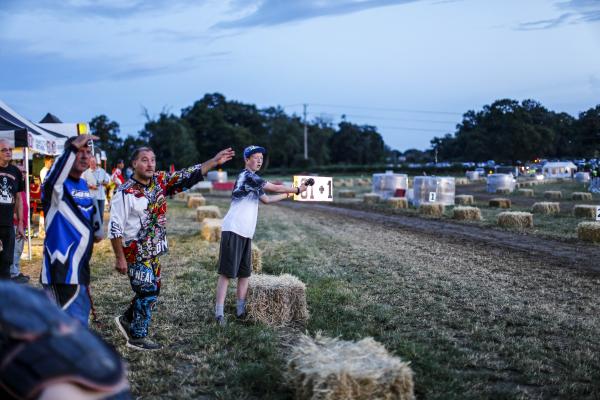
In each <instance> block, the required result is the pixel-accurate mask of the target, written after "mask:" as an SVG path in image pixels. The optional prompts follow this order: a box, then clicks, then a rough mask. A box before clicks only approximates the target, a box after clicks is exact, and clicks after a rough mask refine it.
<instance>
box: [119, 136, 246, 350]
mask: <svg viewBox="0 0 600 400" xmlns="http://www.w3.org/2000/svg"><path fill="white" fill-rule="evenodd" d="M234 155H235V152H234V151H233V150H232V149H231V148H228V149H225V150H222V151H220V152H219V153H217V155H216V156H214V157H213V158H211V159H210V160H208V161H206V162H204V163H202V164H198V165H194V166H192V167H189V168H185V169H182V170H180V171H175V172H173V173H168V172H164V171H156V170H155V169H156V157H155V155H154V151H152V149H151V148H149V147H141V148H139V149H137V150H136V151H135V152H134V153H133V156H132V167H133V176H132V177H131V179H129V180H128V181H127V182H125V183H124V184H122V185H121V186H120V187H119V188H118V189H117V191H116V192H115V194H114V197H113V199H112V201H111V207H110V222H109V229H108V237H109V239H110V240H111V243H112V247H113V250H114V252H115V256H116V264H115V268H116V269H117V270H118V271H119V272H120V273H122V274H125V273H127V274H128V275H129V280H130V283H131V288H132V289H133V292H134V293H135V295H134V297H133V299H132V300H131V303H130V305H129V307H128V308H127V310H126V311H125V313H124V314H122V315H120V316H117V317H115V323H116V325H117V328H118V329H119V331H120V332H121V333H122V334H123V335H124V336H125V338H126V339H127V346H128V347H131V348H133V349H136V350H158V349H160V348H161V347H162V346H161V345H160V344H158V343H156V342H154V341H152V340H150V339H149V338H148V326H149V324H150V320H151V317H152V311H153V308H154V306H155V304H156V301H157V298H158V295H159V292H160V286H161V279H160V261H159V256H160V255H161V254H164V253H166V252H167V231H166V228H167V218H166V213H167V199H166V196H168V195H172V194H174V193H177V192H180V191H182V190H185V189H188V188H190V187H192V186H193V185H195V184H196V183H197V182H199V181H201V180H203V175H206V173H207V172H208V171H209V170H211V169H212V168H215V167H216V166H219V165H222V164H224V163H226V162H227V161H229V160H231V159H232V158H233V156H234Z"/></svg>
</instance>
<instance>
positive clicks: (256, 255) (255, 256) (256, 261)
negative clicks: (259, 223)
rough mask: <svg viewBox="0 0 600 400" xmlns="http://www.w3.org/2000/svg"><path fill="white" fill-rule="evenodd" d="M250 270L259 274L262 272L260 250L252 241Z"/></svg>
mask: <svg viewBox="0 0 600 400" xmlns="http://www.w3.org/2000/svg"><path fill="white" fill-rule="evenodd" d="M252 272H253V273H255V274H260V273H261V272H262V250H261V249H259V248H258V246H257V245H255V244H254V243H252Z"/></svg>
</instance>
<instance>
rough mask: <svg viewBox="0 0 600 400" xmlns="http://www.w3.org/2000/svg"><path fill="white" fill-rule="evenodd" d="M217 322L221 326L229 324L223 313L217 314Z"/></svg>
mask: <svg viewBox="0 0 600 400" xmlns="http://www.w3.org/2000/svg"><path fill="white" fill-rule="evenodd" d="M215 322H216V323H217V325H219V326H225V325H227V321H225V317H224V316H223V315H218V316H216V317H215Z"/></svg>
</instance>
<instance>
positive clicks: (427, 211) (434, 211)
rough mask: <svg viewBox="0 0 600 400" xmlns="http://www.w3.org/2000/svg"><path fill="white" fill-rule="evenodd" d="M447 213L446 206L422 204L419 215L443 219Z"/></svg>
mask: <svg viewBox="0 0 600 400" xmlns="http://www.w3.org/2000/svg"><path fill="white" fill-rule="evenodd" d="M444 211H446V206H444V205H443V204H442V203H422V204H421V205H420V206H419V214H423V215H430V216H433V217H441V216H442V215H444Z"/></svg>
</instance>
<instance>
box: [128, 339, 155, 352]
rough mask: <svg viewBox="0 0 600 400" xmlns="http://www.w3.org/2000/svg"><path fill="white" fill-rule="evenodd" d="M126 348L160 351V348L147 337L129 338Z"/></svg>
mask: <svg viewBox="0 0 600 400" xmlns="http://www.w3.org/2000/svg"><path fill="white" fill-rule="evenodd" d="M127 347H131V348H132V349H135V350H150V351H151V350H160V349H162V346H161V345H160V344H158V343H156V342H153V341H152V340H150V339H148V338H147V337H141V338H131V339H129V340H128V341H127Z"/></svg>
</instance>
